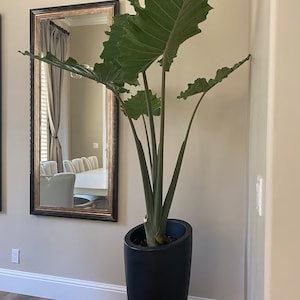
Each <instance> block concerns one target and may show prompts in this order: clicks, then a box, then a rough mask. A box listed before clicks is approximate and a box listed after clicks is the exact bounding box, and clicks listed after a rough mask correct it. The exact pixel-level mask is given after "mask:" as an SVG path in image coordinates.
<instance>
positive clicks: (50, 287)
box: [0, 269, 214, 300]
mask: <svg viewBox="0 0 300 300" xmlns="http://www.w3.org/2000/svg"><path fill="white" fill-rule="evenodd" d="M0 290H1V291H7V292H11V293H17V294H25V295H30V296H36V297H45V298H49V299H58V300H82V299H89V300H99V299H105V300H126V299H127V297H126V287H124V286H120V285H113V284H107V283H101V282H93V281H86V280H80V279H73V278H65V277H59V276H52V275H43V274H37V273H29V272H23V271H16V270H9V269H0ZM188 300H214V299H206V298H199V297H193V296H189V298H188Z"/></svg>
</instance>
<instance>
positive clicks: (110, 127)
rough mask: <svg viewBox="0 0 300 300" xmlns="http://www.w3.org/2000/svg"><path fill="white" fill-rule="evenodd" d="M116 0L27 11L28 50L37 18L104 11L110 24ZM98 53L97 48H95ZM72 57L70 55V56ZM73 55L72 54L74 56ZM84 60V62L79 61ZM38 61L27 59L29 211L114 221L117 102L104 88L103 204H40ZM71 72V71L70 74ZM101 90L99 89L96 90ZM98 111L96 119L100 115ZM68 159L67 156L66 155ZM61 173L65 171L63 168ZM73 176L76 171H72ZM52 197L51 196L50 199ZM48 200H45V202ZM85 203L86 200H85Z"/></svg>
mask: <svg viewBox="0 0 300 300" xmlns="http://www.w3.org/2000/svg"><path fill="white" fill-rule="evenodd" d="M118 10H119V2H118V0H113V1H104V2H96V3H87V4H77V5H76V4H75V5H66V6H59V7H50V8H41V9H31V10H30V50H31V52H32V53H35V54H40V47H41V46H40V40H41V38H40V28H41V21H42V20H46V19H50V20H51V21H52V20H57V19H63V18H70V17H74V16H76V17H78V16H79V17H80V16H83V15H94V14H103V13H105V14H107V15H108V21H107V22H108V25H111V23H112V21H113V16H114V15H115V14H116V13H118ZM99 55H100V50H99ZM71 56H72V55H71ZM75 58H76V57H75ZM82 63H84V62H82ZM40 68H41V64H40V62H39V61H38V60H32V61H31V165H30V213H31V214H34V215H46V216H57V217H69V218H80V219H93V220H105V221H117V202H118V199H117V197H118V191H117V189H118V126H119V120H118V102H117V101H115V99H114V96H113V95H112V93H110V92H109V91H108V90H106V102H105V103H106V118H107V122H106V126H107V128H106V132H107V142H106V143H107V147H106V153H107V163H106V165H107V174H108V176H107V204H106V206H105V207H100V208H99V207H96V208H95V206H93V205H91V206H90V205H88V206H85V204H86V203H84V204H83V205H76V206H75V205H74V206H73V207H63V206H60V205H57V204H56V205H48V204H46V205H41V201H40V199H41V189H40V186H41V175H42V174H41V155H40V153H41V147H40V141H41V139H40V136H41V132H40V130H41V126H40V123H41V114H40V110H41V101H40V97H41V84H40V82H41V81H40V75H41V71H40ZM71 75H72V74H71ZM99 91H101V89H99ZM101 117H102V116H101V114H100V113H99V118H101ZM68 159H69V158H68ZM63 172H66V171H65V170H64V171H63ZM75 176H76V173H75ZM47 178H48V179H49V177H47ZM74 193H75V191H74ZM53 200H54V199H53ZM47 203H48V202H47ZM88 204H89V203H88Z"/></svg>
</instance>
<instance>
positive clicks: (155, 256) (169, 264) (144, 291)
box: [124, 219, 192, 300]
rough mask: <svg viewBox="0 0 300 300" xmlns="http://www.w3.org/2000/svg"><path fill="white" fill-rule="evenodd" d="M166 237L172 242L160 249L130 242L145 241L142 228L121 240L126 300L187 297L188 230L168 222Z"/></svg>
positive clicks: (182, 224)
mask: <svg viewBox="0 0 300 300" xmlns="http://www.w3.org/2000/svg"><path fill="white" fill-rule="evenodd" d="M167 235H168V236H171V237H174V238H175V239H176V240H175V241H173V242H171V243H169V244H166V245H162V246H157V247H145V246H140V245H136V244H135V243H134V241H136V240H143V239H144V238H145V230H144V226H143V224H141V225H138V226H137V227H135V228H133V229H131V230H130V231H129V232H128V233H127V234H126V236H125V241H124V259H125V273H126V285H127V297H128V300H168V299H172V300H186V299H187V297H188V289H189V280H190V269H191V256H192V227H191V225H190V224H188V223H187V222H185V221H181V220H176V219H169V220H168V224H167Z"/></svg>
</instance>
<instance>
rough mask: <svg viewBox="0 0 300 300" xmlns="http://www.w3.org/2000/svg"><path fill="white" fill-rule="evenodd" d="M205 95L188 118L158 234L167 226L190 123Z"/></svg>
mask: <svg viewBox="0 0 300 300" xmlns="http://www.w3.org/2000/svg"><path fill="white" fill-rule="evenodd" d="M206 93H207V91H206V92H204V93H203V94H202V95H201V97H200V99H199V100H198V102H197V104H196V106H195V108H194V111H193V113H192V116H191V118H190V121H189V124H188V127H187V131H186V134H185V138H184V140H183V142H182V145H181V148H180V151H179V154H178V157H177V162H176V166H175V169H174V172H173V176H172V180H171V183H170V186H169V189H168V192H167V194H166V197H165V201H164V205H163V212H162V218H161V224H160V229H159V230H160V232H165V228H166V225H167V220H168V216H169V212H170V208H171V205H172V201H173V198H174V193H175V190H176V186H177V182H178V178H179V173H180V169H181V166H182V161H183V156H184V153H185V149H186V145H187V141H188V137H189V134H190V131H191V127H192V123H193V121H194V118H195V115H196V112H197V110H198V108H199V105H200V103H201V102H202V100H203V98H204V96H205V95H206Z"/></svg>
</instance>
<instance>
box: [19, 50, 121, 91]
mask: <svg viewBox="0 0 300 300" xmlns="http://www.w3.org/2000/svg"><path fill="white" fill-rule="evenodd" d="M19 52H20V53H22V54H24V55H28V56H29V57H30V58H32V59H38V60H40V61H43V62H45V63H48V64H50V65H53V66H56V67H58V68H61V69H64V70H66V71H69V72H72V73H75V74H78V75H81V76H83V77H86V78H89V79H92V80H94V81H96V82H98V83H102V84H104V85H106V87H107V88H109V89H111V90H113V91H115V92H124V91H125V89H124V88H123V82H124V74H123V72H122V71H121V69H120V68H118V67H117V66H116V65H114V64H112V63H110V62H107V63H96V64H95V65H94V69H93V70H90V69H88V68H86V67H85V66H84V65H81V64H79V63H78V62H77V61H76V60H75V59H74V58H72V57H70V58H68V59H67V60H66V61H61V60H59V59H58V58H57V57H55V56H54V55H53V54H51V53H50V52H48V53H47V55H46V56H44V57H41V56H38V55H34V54H32V53H30V52H28V51H25V52H21V51H19Z"/></svg>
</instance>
